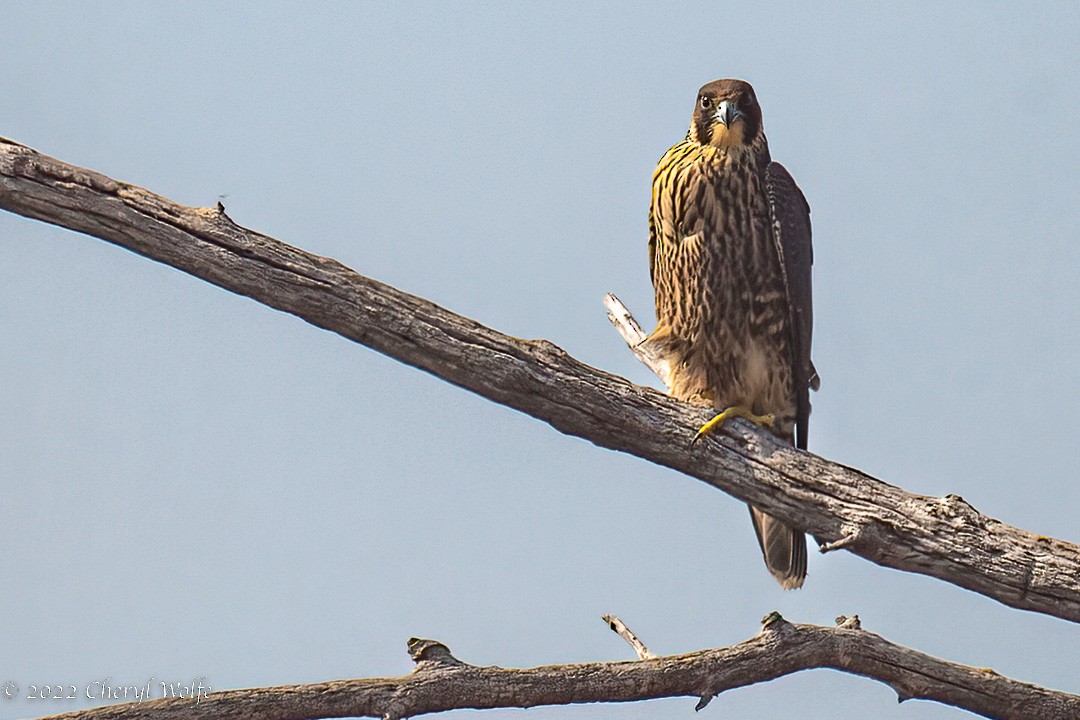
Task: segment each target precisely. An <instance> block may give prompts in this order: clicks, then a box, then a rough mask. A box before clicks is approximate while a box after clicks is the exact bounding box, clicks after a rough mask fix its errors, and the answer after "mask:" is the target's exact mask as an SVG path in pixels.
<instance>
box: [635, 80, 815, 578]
mask: <svg viewBox="0 0 1080 720" xmlns="http://www.w3.org/2000/svg"><path fill="white" fill-rule="evenodd" d="M649 255H650V257H649V268H650V273H651V275H652V282H653V287H654V289H655V293H656V317H657V326H656V330H654V331H653V333H652V334H651V335H650V336H649V340H648V342H649V343H650V344H651V345H653V346H654V347H656V348H659V349H661V351H662V354H663V356H664V357H665V359H666V360H667V362H668V364H669V367H670V378H669V379H670V388H669V389H670V392H671V394H672V395H674V396H675V397H677V398H679V399H681V400H687V401H691V402H698V403H707V404H710V405H712V406H713V407H715V408H716V409H717V410H720V411H722V412H721V413H720V414H719V415H717V416H716V417H715V418H713V420H711V421H710V422H709V423H707V424H706V425H705V426H704V427H702V428H701V430H700V431H699V432H698V435H697V436H696V437H695V440H696V439H697V438H699V437H701V436H703V435H704V434H706V433H708V432H709V431H710V430H712V429H714V428H715V427H717V426H718V425H719V424H720V423H722V422H723V421H724V420H726V419H727V418H730V417H735V416H738V417H744V418H747V419H749V420H751V421H753V422H755V423H757V424H759V425H765V426H769V427H770V428H771V429H772V431H773V432H774V433H776V434H777V435H778V436H779V437H781V438H783V439H784V440H786V441H788V442H791V443H794V444H795V445H796V446H797V447H799V448H801V449H805V448H806V433H807V421H808V420H809V418H810V389H811V388H813V389H815V390H816V389H817V388H818V384H819V380H818V376H817V372H816V370H815V369H814V366H813V364H812V363H811V361H810V336H811V329H812V325H813V318H812V309H811V290H810V266H811V264H812V262H813V250H812V246H811V242H810V206H809V205H807V203H806V199H805V198H804V197H803V194H802V192H801V191H800V190H799V187H798V186H797V185H796V184H795V181H794V180H792V178H791V175H789V174H788V172H787V170H785V169H784V167H783V166H782V165H780V164H779V163H775V162H773V161H772V159H771V158H770V157H769V146H768V143H767V142H766V140H765V133H764V132H763V131H762V127H761V108H760V106H759V105H758V102H757V98H756V97H755V95H754V89H753V88H752V87H751V86H750V85H749V83H746V82H743V81H741V80H717V81H715V82H711V83H709V84H708V85H705V86H704V87H702V88H701V90H699V91H698V95H697V99H696V101H695V106H694V115H693V118H692V120H691V122H690V129H689V131H688V132H687V133H686V139H685V140H683V141H682V142H680V143H679V144H677V145H675V146H673V147H672V148H671V149H670V150H668V151H667V153H665V154H664V157H663V158H661V160H660V163H659V164H658V165H657V167H656V172H655V173H654V174H653V185H652V205H651V208H650V211H649ZM750 515H751V518H752V520H753V523H754V531H755V532H756V533H757V539H758V543H759V544H760V545H761V551H762V554H763V555H764V557H765V564H766V565H767V566H768V568H769V571H770V572H771V573H772V574H773V576H774V577H775V578H776V579H777V581H778V582H779V583H780V585H781V586H783V587H784V588H797V587H801V586H802V584H803V580H804V579H805V577H806V538H805V536H804V535H803V533H802V531H800V530H796V529H795V528H792V527H790V526H788V525H785V524H784V523H782V522H781V521H779V520H777V519H776V518H774V517H771V516H769V515H767V514H765V513H763V512H761V511H760V510H758V509H757V508H754V507H751V508H750Z"/></svg>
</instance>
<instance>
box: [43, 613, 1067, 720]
mask: <svg viewBox="0 0 1080 720" xmlns="http://www.w3.org/2000/svg"><path fill="white" fill-rule="evenodd" d="M837 620H838V621H839V623H838V625H837V627H824V626H820V625H792V624H791V623H788V622H787V621H786V620H784V619H783V618H782V617H780V614H779V613H770V614H769V615H768V616H766V617H765V619H764V620H763V625H762V628H761V631H760V632H759V633H758V634H757V635H755V636H754V637H752V638H750V639H749V640H746V641H744V642H741V643H739V644H737V645H732V646H730V647H726V648H719V649H714V650H700V651H698V652H692V653H686V654H685V655H669V656H662V657H655V656H654V657H651V658H649V659H643V660H633V661H627V662H603V663H576V664H571V665H548V666H544V667H537V668H531V669H528V670H514V669H507V668H500V667H495V666H483V667H480V666H476V665H469V664H467V663H464V662H462V661H460V660H458V659H457V658H455V657H454V656H453V655H452V654H451V653H450V650H449V649H447V647H446V645H444V644H443V643H440V642H437V641H435V640H420V639H417V638H413V639H411V640H409V652H410V655H411V656H412V658H413V660H415V661H416V663H417V664H416V668H415V669H414V671H413V672H412V674H410V675H406V676H405V677H400V678H376V679H365V680H339V681H335V682H326V683H317V684H313V685H291V686H284V687H272V688H253V689H249V690H227V691H222V692H214V693H211V694H210V695H209V696H208V697H207V698H205V699H202V700H200V701H199V703H198V704H196V703H194V702H192V701H191V700H190V699H164V700H160V699H159V700H150V701H143V702H140V703H128V704H124V705H111V706H107V707H103V708H95V709H93V710H86V711H82V712H73V713H65V714H63V715H57V716H55V717H54V718H52V720H90V719H91V718H93V720H204V719H205V720H210V719H213V720H223V719H226V718H248V717H259V718H263V720H286V719H288V720H307V719H314V718H337V717H374V718H388V719H389V720H403V719H404V718H408V717H413V716H416V715H424V714H426V713H434V712H444V711H447V710H458V709H485V708H516V707H520V708H528V707H536V706H538V705H569V704H571V703H592V702H633V701H636V700H651V699H656V698H669V697H697V698H700V700H699V702H698V707H699V708H700V707H703V706H704V703H707V702H708V699H710V698H712V697H714V696H716V695H719V694H720V693H723V692H725V691H727V690H731V689H732V688H738V687H744V686H746V685H752V684H754V683H759V682H765V681H768V680H774V679H776V678H779V677H783V676H784V675H790V674H791V673H794V672H798V671H800V670H807V669H811V668H833V669H835V670H841V671H844V672H848V673H853V674H855V675H862V676H863V677H868V678H872V679H874V680H879V681H881V682H883V683H885V684H887V685H889V686H890V687H892V688H893V689H894V690H895V691H896V693H897V697H898V698H899V699H900V701H901V702H903V701H905V700H912V699H923V700H934V701H937V702H940V703H944V704H946V705H953V706H955V707H959V708H964V709H966V710H970V711H971V712H974V713H978V714H981V715H985V716H986V717H990V718H1009V719H1010V720H1075V718H1077V717H1080V696H1077V695H1069V694H1067V693H1061V692H1054V691H1051V690H1046V689H1043V688H1039V687H1036V686H1034V685H1028V684H1027V683H1022V682H1018V681H1016V680H1011V679H1009V678H1006V677H1004V676H1002V675H999V674H997V673H996V672H993V671H992V670H987V669H978V668H973V667H967V666H965V665H957V664H956V663H951V662H946V661H944V660H939V659H937V658H934V657H931V656H929V655H924V654H923V653H920V652H917V651H915V650H911V649H908V648H905V647H902V646H900V645H896V644H895V643H891V642H889V641H888V640H885V639H884V638H882V637H880V636H878V635H874V634H873V633H870V632H867V631H865V630H862V629H861V628H860V627H859V626H858V622H857V619H855V621H854V622H851V621H849V620H848V619H847V618H844V617H843V616H841V617H840V618H837ZM620 625H621V623H620ZM623 627H624V628H625V626H623ZM646 652H647V651H646Z"/></svg>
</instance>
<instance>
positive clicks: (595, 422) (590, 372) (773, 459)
mask: <svg viewBox="0 0 1080 720" xmlns="http://www.w3.org/2000/svg"><path fill="white" fill-rule="evenodd" d="M0 208H4V209H6V210H10V211H11V212H15V213H19V214H21V215H25V216H26V217H30V218H35V219H38V220H43V221H45V222H49V223H53V224H55V225H59V226H61V227H65V228H69V229H71V230H76V231H78V232H82V233H86V234H88V235H93V236H94V237H98V238H101V239H103V240H107V241H109V242H112V243H115V244H117V245H120V246H122V247H125V248H127V249H129V250H132V251H134V252H137V253H139V254H141V255H145V256H147V257H149V258H152V259H154V260H157V261H159V262H163V263H166V264H168V265H171V266H172V267H175V268H177V269H180V270H183V271H185V272H188V273H190V274H192V275H195V276H196V277H199V278H202V279H203V280H206V281H207V282H210V283H213V284H215V285H219V286H221V287H223V288H225V289H227V290H230V291H232V292H235V293H239V294H241V295H246V296H248V297H251V298H253V299H255V300H257V301H259V302H261V303H264V304H266V305H269V306H270V307H273V308H276V309H278V310H282V311H285V312H288V313H292V314H294V315H296V316H298V317H300V318H302V319H304V320H306V321H307V322H309V323H311V324H313V325H316V326H318V327H321V328H325V329H327V330H330V331H332V332H335V333H338V334H340V335H342V336H343V337H346V338H349V339H351V340H355V341H356V342H359V343H362V344H364V345H367V346H369V347H371V348H374V349H375V350H378V351H379V352H382V353H385V354H387V355H390V356H391V357H394V358H397V359H398V360H401V361H402V362H405V363H408V364H410V365H414V366H416V367H418V368H421V369H423V370H426V371H428V372H430V373H432V374H434V375H436V376H438V377H440V378H443V379H444V380H447V381H448V382H451V383H454V384H455V385H459V386H461V387H463V388H466V389H468V390H471V391H473V392H476V393H479V394H480V395H483V396H484V397H486V398H489V399H491V400H494V401H495V402H498V403H502V404H504V405H508V406H510V407H512V408H515V409H517V410H520V411H522V412H525V413H528V414H529V415H532V416H534V417H536V418H539V419H541V420H544V421H546V422H548V423H550V424H551V425H552V426H553V427H555V428H556V429H557V430H559V431H561V432H564V433H567V434H569V435H576V436H578V437H582V438H585V439H587V440H589V441H591V442H593V443H595V444H597V445H600V446H602V447H606V448H610V449H613V450H619V451H622V452H627V453H631V454H633V455H637V456H639V457H642V458H645V459H647V460H651V461H652V462H655V463H658V464H660V465H664V466H667V467H670V468H673V469H675V470H678V471H680V472H683V473H686V474H687V475H690V476H692V477H696V478H698V479H700V480H703V481H704V482H707V483H709V484H710V485H713V486H715V487H717V488H719V489H721V490H724V491H725V492H728V493H730V494H731V495H734V496H735V497H737V498H738V499H740V500H743V501H745V502H748V503H751V504H753V505H756V506H758V507H759V508H761V509H762V510H764V511H766V512H768V513H769V514H770V515H775V516H776V517H778V518H780V519H781V520H783V521H785V522H787V523H789V524H791V525H793V526H795V527H798V528H800V529H803V530H806V531H807V532H809V533H811V534H812V535H814V537H816V538H817V539H818V542H819V543H822V544H826V547H831V548H840V547H843V548H844V549H846V550H848V551H849V552H852V553H855V554H856V555H859V556H861V557H864V558H866V559H868V560H870V561H872V562H875V563H877V564H879V565H883V566H886V567H892V568H897V569H899V570H906V571H909V572H916V573H922V574H925V575H930V576H932V577H936V578H940V579H942V580H946V581H948V582H951V583H953V584H955V585H959V586H960V587H964V588H967V589H969V590H973V591H975V592H978V593H982V594H983V595H986V596H988V597H991V598H994V599H996V600H998V601H1000V602H1002V603H1005V604H1006V605H1011V606H1013V607H1016V608H1022V609H1025V610H1032V611H1035V612H1041V613H1046V614H1048V615H1053V616H1056V617H1060V618H1065V619H1067V620H1072V621H1074V622H1077V621H1080V547H1077V546H1076V545H1074V544H1072V543H1068V542H1063V541H1060V540H1054V539H1052V538H1048V537H1044V536H1039V535H1035V534H1033V533H1030V532H1026V531H1024V530H1020V529H1017V528H1014V527H1011V526H1009V525H1006V524H1004V523H1001V522H999V521H997V520H995V519H993V518H990V517H987V516H985V515H983V514H981V513H979V512H978V511H977V510H975V508H973V507H972V506H971V505H970V504H968V503H967V502H965V501H964V500H963V498H960V497H959V496H955V495H949V496H946V497H944V498H935V497H926V496H922V495H914V494H912V493H908V492H905V491H904V490H902V489H900V488H898V487H895V486H892V485H889V484H887V483H884V482H881V481H880V480H876V479H874V478H872V477H870V476H869V475H866V474H865V473H862V472H860V471H858V470H856V469H854V468H849V467H846V466H844V465H840V464H838V463H835V462H830V461H828V460H825V459H823V458H820V457H817V456H815V455H812V454H810V453H806V452H799V451H796V450H794V449H792V448H790V447H788V446H785V445H783V444H782V443H780V442H778V441H776V440H775V439H774V438H773V437H772V436H771V435H770V434H769V433H766V432H762V431H759V430H757V429H756V428H754V427H752V426H751V425H749V424H748V423H745V422H742V421H735V422H732V423H729V424H728V425H727V426H726V427H725V428H724V430H723V431H722V432H719V433H716V434H714V435H711V436H710V438H709V440H708V441H707V442H702V443H698V444H697V445H695V446H694V447H692V448H691V447H689V440H690V438H691V437H692V436H693V434H694V430H695V429H696V428H697V427H700V426H701V424H702V423H703V422H705V420H707V419H708V417H709V415H710V414H711V413H709V411H707V410H705V409H703V408H694V407H691V406H688V405H685V404H683V403H680V402H678V401H676V400H673V399H671V398H669V397H667V396H665V395H663V394H661V393H659V392H656V391H654V390H650V389H647V388H643V387H638V386H636V385H632V384H631V383H629V382H627V381H626V380H624V379H622V378H620V377H617V376H614V375H611V374H608V373H605V372H603V371H601V370H597V369H595V368H592V367H589V366H588V365H585V364H584V363H581V362H579V361H577V360H575V359H574V358H572V357H570V356H569V355H567V354H566V353H565V352H564V351H562V350H561V349H559V348H558V347H556V346H555V345H553V344H552V343H550V342H548V341H546V340H519V339H517V338H513V337H510V336H507V335H504V334H502V333H499V332H496V331H495V330H492V329H490V328H487V327H485V326H483V325H481V324H479V323H477V322H476V321H474V320H470V319H469V318H465V317H462V316H460V315H456V314H454V313H452V312H450V311H448V310H445V309H443V308H441V307H439V306H438V305H435V304H434V303H431V302H429V301H427V300H424V299H423V298H419V297H416V296H414V295H409V294H408V293H405V292H402V291H400V290H397V289H395V288H393V287H390V286H389V285H385V284H383V283H380V282H378V281H377V280H372V279H370V278H366V277H364V276H362V275H359V274H358V273H356V272H355V271H353V270H351V269H349V268H347V267H345V266H344V265H342V264H341V263H339V262H337V261H335V260H332V259H329V258H324V257H319V256H317V255H313V254H311V253H308V252H305V251H303V250H300V249H298V248H294V247H291V246H289V245H286V244H285V243H282V242H280V241H278V240H275V239H274V238H271V237H268V236H266V235H262V234H260V233H258V232H255V231H252V230H248V229H246V228H242V227H240V226H238V225H236V224H235V223H233V222H232V220H230V219H229V217H228V216H227V215H226V214H225V210H224V208H223V207H222V206H221V205H220V204H218V206H217V207H216V208H190V207H186V206H183V205H179V204H177V203H174V202H172V201H171V200H169V199H167V198H164V197H161V196H160V195H155V194H154V193H152V192H149V191H148V190H144V189H142V188H139V187H135V186H133V185H128V184H125V183H121V182H118V181H116V180H113V179H111V178H108V177H106V176H104V175H101V174H99V173H97V172H93V171H91V170H85V169H82V168H77V167H74V166H72V165H68V164H66V163H63V162H60V161H58V160H55V159H53V158H50V157H48V156H45V155H41V154H40V153H38V152H36V151H35V150H32V149H31V148H28V147H25V146H23V145H19V144H18V143H15V142H12V141H10V140H3V139H0Z"/></svg>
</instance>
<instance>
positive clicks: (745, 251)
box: [650, 140, 792, 415]
mask: <svg viewBox="0 0 1080 720" xmlns="http://www.w3.org/2000/svg"><path fill="white" fill-rule="evenodd" d="M766 152H767V151H766ZM760 167H761V165H760V163H759V161H758V155H757V153H755V152H753V151H752V150H751V149H750V148H747V149H746V150H733V151H728V150H726V149H718V148H714V147H711V146H703V145H700V144H697V143H694V142H693V141H690V140H687V141H685V142H683V143H680V144H679V145H676V146H674V147H673V148H671V150H669V151H668V152H667V153H666V154H665V155H664V157H663V158H662V159H661V161H660V163H659V165H658V166H657V169H656V172H655V174H654V176H653V196H652V207H651V212H650V230H651V242H652V254H651V257H652V278H653V284H654V287H655V291H656V309H657V320H658V331H661V332H662V334H663V335H664V337H665V338H666V339H667V340H668V341H669V344H670V348H671V350H672V352H673V357H672V360H674V361H675V362H674V363H673V367H674V373H673V374H674V379H675V385H676V386H675V387H673V388H672V391H673V393H674V394H676V396H679V397H683V398H684V399H693V398H695V397H700V398H702V399H703V400H707V401H708V402H710V403H712V404H715V405H717V406H718V407H719V406H721V405H724V406H726V405H733V404H745V405H747V406H748V407H761V408H762V410H761V411H762V412H776V413H777V414H778V415H786V414H789V406H790V405H791V404H792V400H791V398H792V392H791V384H790V372H788V373H778V372H776V369H777V368H783V367H790V365H791V345H790V327H789V321H788V305H787V293H786V288H785V284H784V272H783V269H782V259H781V258H780V256H779V253H778V251H777V247H776V243H775V241H774V238H773V230H772V222H771V217H770V212H769V201H768V194H767V192H766V188H765V182H764V177H763V173H762V171H761V169H760ZM785 376H788V377H787V379H785ZM766 406H768V407H766Z"/></svg>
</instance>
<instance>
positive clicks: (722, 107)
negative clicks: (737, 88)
mask: <svg viewBox="0 0 1080 720" xmlns="http://www.w3.org/2000/svg"><path fill="white" fill-rule="evenodd" d="M715 117H716V120H717V122H719V123H720V124H722V125H723V126H724V127H726V128H730V127H731V123H733V122H735V120H736V119H738V118H740V117H742V112H741V111H740V110H739V108H737V107H735V103H733V102H732V101H731V100H721V101H720V102H719V103H717V104H716V114H715Z"/></svg>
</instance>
